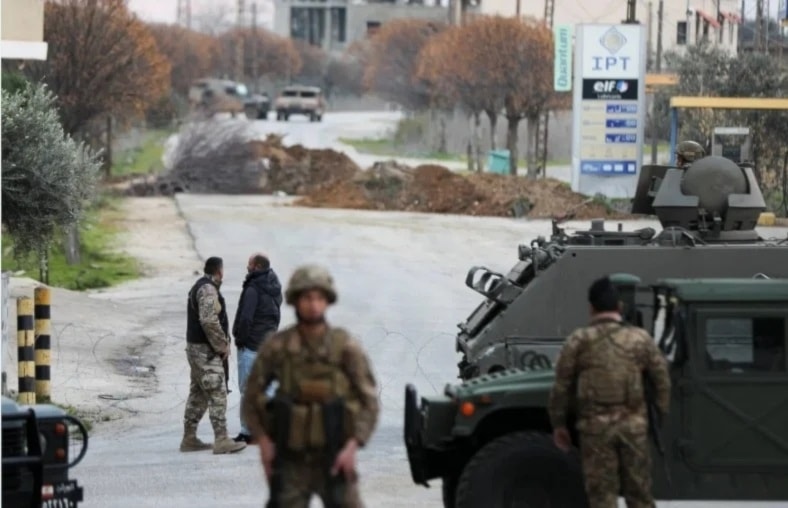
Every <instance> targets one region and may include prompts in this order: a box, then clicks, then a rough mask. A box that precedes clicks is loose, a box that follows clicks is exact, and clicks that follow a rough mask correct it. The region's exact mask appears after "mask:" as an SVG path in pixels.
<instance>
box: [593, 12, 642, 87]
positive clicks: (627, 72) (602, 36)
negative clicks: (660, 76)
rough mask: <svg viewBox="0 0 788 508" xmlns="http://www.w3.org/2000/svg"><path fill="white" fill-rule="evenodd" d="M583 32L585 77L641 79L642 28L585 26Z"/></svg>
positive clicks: (631, 26)
mask: <svg viewBox="0 0 788 508" xmlns="http://www.w3.org/2000/svg"><path fill="white" fill-rule="evenodd" d="M583 28H584V35H583V39H584V40H583V42H584V45H585V47H584V48H583V57H584V58H583V77H586V78H612V77H616V78H630V79H631V78H637V77H639V75H640V60H641V58H640V56H641V55H640V53H641V51H640V49H641V48H640V31H641V27H640V25H613V26H610V25H607V26H605V25H585V26H584V27H583Z"/></svg>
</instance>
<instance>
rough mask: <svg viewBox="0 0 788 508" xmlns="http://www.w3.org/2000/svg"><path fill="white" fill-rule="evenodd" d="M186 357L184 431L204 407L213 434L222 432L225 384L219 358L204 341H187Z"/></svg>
mask: <svg viewBox="0 0 788 508" xmlns="http://www.w3.org/2000/svg"><path fill="white" fill-rule="evenodd" d="M186 358H187V359H188V360H189V367H191V381H190V384H189V398H188V399H187V400H186V410H185V411H184V415H183V426H184V428H185V429H186V432H187V433H188V432H195V431H196V430H197V425H198V424H199V423H200V420H201V419H202V417H203V416H204V415H205V411H206V410H207V411H208V414H209V416H210V419H211V425H212V426H213V433H214V435H215V436H216V437H223V436H226V435H227V417H226V413H227V388H226V387H225V385H224V368H223V367H222V359H221V358H220V357H219V356H218V355H216V354H215V353H214V352H213V351H212V350H211V348H210V347H209V346H207V345H204V344H188V345H187V346H186Z"/></svg>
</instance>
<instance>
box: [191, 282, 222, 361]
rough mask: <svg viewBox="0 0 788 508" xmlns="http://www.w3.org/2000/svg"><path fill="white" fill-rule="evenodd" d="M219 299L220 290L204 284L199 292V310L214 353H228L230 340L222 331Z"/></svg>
mask: <svg viewBox="0 0 788 508" xmlns="http://www.w3.org/2000/svg"><path fill="white" fill-rule="evenodd" d="M219 298H220V296H219V290H218V289H216V287H215V286H214V285H213V284H203V285H202V286H200V289H198V290H197V295H196V299H197V309H198V311H199V319H200V325H201V326H202V329H203V331H204V332H205V336H206V337H207V338H208V342H209V343H210V345H211V348H212V349H213V350H214V351H216V352H217V353H226V352H227V348H228V347H229V338H228V337H227V333H225V331H224V330H223V329H222V323H221V321H220V320H219V314H220V313H221V311H222V305H221V303H220V302H219Z"/></svg>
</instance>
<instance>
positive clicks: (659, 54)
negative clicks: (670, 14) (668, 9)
mask: <svg viewBox="0 0 788 508" xmlns="http://www.w3.org/2000/svg"><path fill="white" fill-rule="evenodd" d="M664 7H665V2H664V0H659V8H658V9H657V72H661V71H662V20H663V16H664V14H665V10H664Z"/></svg>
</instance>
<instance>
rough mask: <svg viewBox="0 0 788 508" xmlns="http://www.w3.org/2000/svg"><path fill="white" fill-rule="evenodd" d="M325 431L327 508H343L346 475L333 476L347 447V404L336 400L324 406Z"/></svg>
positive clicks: (341, 400)
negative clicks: (338, 457)
mask: <svg viewBox="0 0 788 508" xmlns="http://www.w3.org/2000/svg"><path fill="white" fill-rule="evenodd" d="M323 429H324V430H325V434H326V465H325V466H324V469H325V475H326V486H327V489H326V490H327V494H328V495H327V498H328V499H327V500H326V501H327V504H326V507H325V508H342V507H343V506H345V504H346V503H345V487H346V485H347V480H346V478H345V474H344V473H343V472H342V471H339V472H338V473H337V474H336V476H334V475H332V474H331V468H332V467H333V466H334V462H335V461H336V459H337V456H338V455H339V452H341V451H342V448H343V447H344V446H345V441H346V439H345V402H344V400H343V399H342V398H341V397H340V398H336V399H334V400H333V401H331V402H326V403H324V404H323Z"/></svg>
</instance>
